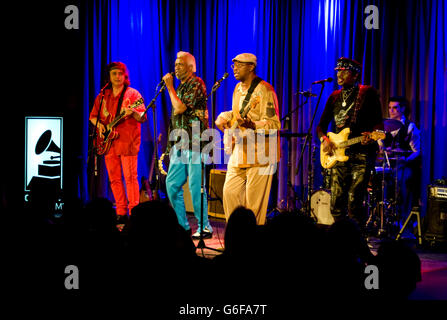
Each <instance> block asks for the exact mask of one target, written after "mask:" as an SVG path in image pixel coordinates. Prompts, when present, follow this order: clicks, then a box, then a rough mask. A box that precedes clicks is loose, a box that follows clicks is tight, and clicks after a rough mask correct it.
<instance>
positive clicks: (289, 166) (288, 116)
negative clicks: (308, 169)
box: [276, 95, 309, 211]
mask: <svg viewBox="0 0 447 320" xmlns="http://www.w3.org/2000/svg"><path fill="white" fill-rule="evenodd" d="M305 97H306V100H305V101H304V102H303V103H301V104H298V106H296V107H295V109H293V110H291V111H289V112H288V113H287V114H286V115H285V116H284V117H283V118H282V119H281V120H280V121H281V122H282V121H284V127H285V128H286V130H287V131H290V130H292V127H291V125H290V123H291V117H292V115H293V114H294V113H295V111H297V110H298V109H301V108H302V107H303V106H304V105H305V104H306V103H307V101H308V100H309V95H306V96H305ZM286 138H287V151H288V152H287V191H286V196H287V202H286V207H287V211H290V209H291V208H290V204H289V202H290V197H289V190H290V189H291V190H292V193H293V208H295V206H296V200H297V198H298V197H297V194H296V192H295V189H294V188H293V184H292V152H291V151H292V136H291V135H288V136H286ZM276 209H277V208H276ZM277 210H278V209H277ZM278 211H279V210H278Z"/></svg>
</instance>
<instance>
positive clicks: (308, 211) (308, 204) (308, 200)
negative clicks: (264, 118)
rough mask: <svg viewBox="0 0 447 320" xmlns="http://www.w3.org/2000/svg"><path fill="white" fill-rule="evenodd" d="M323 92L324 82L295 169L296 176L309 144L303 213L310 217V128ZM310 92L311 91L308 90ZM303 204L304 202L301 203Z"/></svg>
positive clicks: (311, 176)
mask: <svg viewBox="0 0 447 320" xmlns="http://www.w3.org/2000/svg"><path fill="white" fill-rule="evenodd" d="M323 90H324V82H322V83H321V90H320V94H319V95H318V100H317V105H316V106H315V111H314V113H313V115H312V119H311V121H310V124H309V129H308V131H307V134H306V140H304V144H303V148H302V149H301V153H300V158H299V161H298V166H297V168H296V173H295V175H298V174H299V172H300V168H301V167H302V160H303V155H304V150H305V149H306V146H307V144H308V143H309V149H308V152H309V154H308V158H309V159H308V167H307V170H308V172H307V183H308V184H307V203H306V208H305V209H304V211H305V212H307V214H308V215H309V216H310V213H311V207H310V205H311V204H310V198H311V195H312V191H313V190H312V189H313V188H312V181H313V172H312V171H313V164H312V152H311V151H312V150H311V141H312V126H313V123H314V119H315V115H316V114H317V110H318V105H319V104H320V100H321V95H322V93H323ZM309 91H311V90H309ZM303 202H304V201H303Z"/></svg>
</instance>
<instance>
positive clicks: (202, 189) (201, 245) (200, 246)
mask: <svg viewBox="0 0 447 320" xmlns="http://www.w3.org/2000/svg"><path fill="white" fill-rule="evenodd" d="M219 87H220V82H219V83H216V84H215V85H214V86H213V88H212V89H211V92H210V93H209V95H208V96H207V99H208V97H210V96H211V111H212V112H213V114H214V102H213V93H214V92H216V90H217V89H219ZM213 127H214V125H213ZM204 162H205V161H204V159H203V157H202V139H200V166H201V174H200V183H201V185H200V238H199V242H198V243H197V246H196V249H202V254H203V249H209V250H213V251H217V252H222V251H221V250H219V249H215V248H211V247H207V246H206V245H205V241H204V240H203V215H204V212H203V197H204V195H205V184H204V171H205V163H204ZM207 214H208V213H207Z"/></svg>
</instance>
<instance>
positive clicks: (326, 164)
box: [320, 128, 386, 169]
mask: <svg viewBox="0 0 447 320" xmlns="http://www.w3.org/2000/svg"><path fill="white" fill-rule="evenodd" d="M350 133H351V130H350V129H349V128H345V129H343V130H342V131H340V133H338V134H336V133H333V132H328V134H327V136H328V138H329V141H331V142H332V143H333V144H335V147H336V148H335V150H332V151H331V152H325V151H323V148H321V150H320V161H321V166H322V167H323V168H325V169H330V168H332V167H333V166H335V164H336V163H337V161H339V162H345V161H348V159H349V157H348V156H347V155H345V150H346V148H347V147H349V146H352V145H353V144H356V143H359V142H361V141H362V139H363V137H364V136H359V137H356V138H352V139H349V140H348V136H349V134H350ZM368 136H369V137H370V138H371V139H373V140H375V141H377V140H380V139H385V137H386V135H385V132H383V131H374V132H371V133H370V134H369V135H368Z"/></svg>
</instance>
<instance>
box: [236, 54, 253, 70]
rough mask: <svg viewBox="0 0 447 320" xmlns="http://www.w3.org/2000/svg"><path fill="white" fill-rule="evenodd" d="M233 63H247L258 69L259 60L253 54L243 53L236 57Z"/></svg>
mask: <svg viewBox="0 0 447 320" xmlns="http://www.w3.org/2000/svg"><path fill="white" fill-rule="evenodd" d="M231 61H233V62H234V61H239V62H245V63H253V64H254V65H255V67H256V64H257V59H256V56H255V55H254V54H252V53H241V54H238V55H237V56H236V57H234V58H233V60H231Z"/></svg>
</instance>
